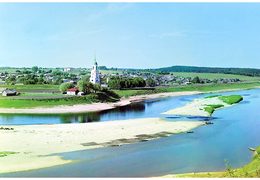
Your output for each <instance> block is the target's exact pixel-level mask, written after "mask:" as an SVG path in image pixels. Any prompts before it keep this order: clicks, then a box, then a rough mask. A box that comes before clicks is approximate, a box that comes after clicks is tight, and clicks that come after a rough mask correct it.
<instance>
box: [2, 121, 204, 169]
mask: <svg viewBox="0 0 260 180" xmlns="http://www.w3.org/2000/svg"><path fill="white" fill-rule="evenodd" d="M201 125H204V122H201V121H176V122H174V121H165V120H163V119H160V118H145V119H133V120H121V121H109V122H95V123H86V124H54V125H24V126H1V127H4V128H5V127H8V128H10V127H12V128H13V130H0V139H1V140H0V152H3V151H9V152H17V154H11V155H8V156H5V157H0V160H1V163H0V173H5V172H15V171H24V170H31V169H38V168H43V167H50V166H55V165H61V164H65V163H69V162H71V161H69V160H63V159H62V158H60V157H59V156H57V155H52V154H54V153H63V152H71V151H77V150H85V149H91V148H101V147H109V146H115V145H116V146H117V145H121V144H128V143H134V142H140V141H139V140H140V138H141V141H142V140H145V139H147V140H149V139H154V138H159V137H161V136H160V135H165V134H166V136H168V135H171V134H176V133H181V132H186V131H189V130H191V129H193V128H196V127H198V126H201ZM162 137H163V136H162Z"/></svg>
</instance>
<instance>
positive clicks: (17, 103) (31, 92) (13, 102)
mask: <svg viewBox="0 0 260 180" xmlns="http://www.w3.org/2000/svg"><path fill="white" fill-rule="evenodd" d="M4 87H8V88H12V89H16V90H17V91H18V92H20V93H21V94H20V95H19V96H11V97H3V96H0V108H32V107H40V106H44V107H46V106H48V107H50V106H57V105H74V104H84V103H85V104H88V103H92V102H103V101H105V99H106V98H107V99H108V102H110V101H114V100H113V98H112V99H111V98H110V97H101V96H97V97H94V96H91V95H90V96H85V98H83V97H70V96H67V95H63V94H61V93H60V92H59V90H58V88H59V86H57V85H14V86H4V85H0V88H4ZM254 87H260V82H254V83H236V84H206V85H186V86H175V87H158V88H156V89H154V90H115V92H116V93H117V94H118V95H119V96H120V97H129V96H134V95H145V94H154V93H163V92H180V91H201V92H211V91H218V90H225V89H250V88H254Z"/></svg>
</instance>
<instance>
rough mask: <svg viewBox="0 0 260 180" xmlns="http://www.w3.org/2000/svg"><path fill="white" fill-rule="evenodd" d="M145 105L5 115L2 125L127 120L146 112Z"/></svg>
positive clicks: (1, 120) (0, 122) (134, 104)
mask: <svg viewBox="0 0 260 180" xmlns="http://www.w3.org/2000/svg"><path fill="white" fill-rule="evenodd" d="M145 107H146V105H145V103H144V102H142V103H133V104H130V105H128V106H123V107H118V108H115V109H112V110H106V111H101V112H90V113H81V114H63V115H24V114H21V115H12V114H3V115H1V116H0V124H5V125H11V124H13V125H14V124H59V123H90V122H98V121H106V120H110V118H113V117H114V119H113V120H117V119H125V118H126V117H127V115H128V114H129V113H133V114H135V115H136V114H139V113H141V112H144V111H145Z"/></svg>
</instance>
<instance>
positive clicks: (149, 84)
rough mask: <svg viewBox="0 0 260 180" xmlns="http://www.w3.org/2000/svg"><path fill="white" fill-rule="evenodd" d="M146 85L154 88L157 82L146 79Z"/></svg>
mask: <svg viewBox="0 0 260 180" xmlns="http://www.w3.org/2000/svg"><path fill="white" fill-rule="evenodd" d="M146 85H147V86H149V87H154V86H156V82H155V80H153V79H152V78H148V79H146Z"/></svg>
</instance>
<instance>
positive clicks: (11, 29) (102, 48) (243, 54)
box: [0, 3, 260, 68]
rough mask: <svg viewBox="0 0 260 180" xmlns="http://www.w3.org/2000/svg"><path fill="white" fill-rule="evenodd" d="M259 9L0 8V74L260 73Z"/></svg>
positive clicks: (21, 5)
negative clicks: (97, 68)
mask: <svg viewBox="0 0 260 180" xmlns="http://www.w3.org/2000/svg"><path fill="white" fill-rule="evenodd" d="M259 19H260V4H259V3H255V4H253V3H248V4H246V3H244V4H241V3H240V4H239V3H222V4H221V3H218V4H216V3H206V4H205V3H204V4H203V3H74V4H73V3H0V66H15V67H28V66H29V67H31V66H34V65H37V66H41V67H67V66H68V67H90V66H91V65H92V63H93V57H94V54H95V52H96V56H97V60H98V63H99V64H100V65H105V66H108V67H129V68H156V67H166V66H173V65H194V66H209V67H251V68H260V23H259Z"/></svg>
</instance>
